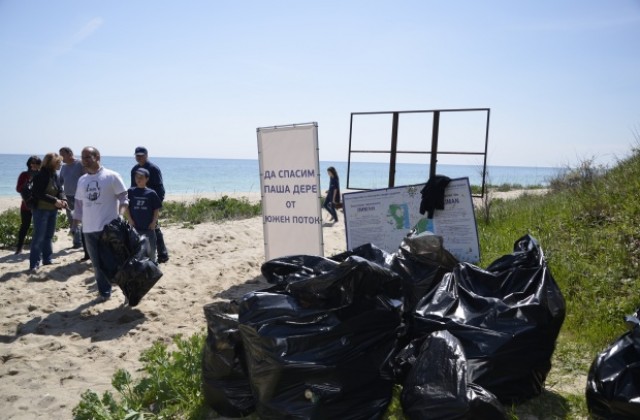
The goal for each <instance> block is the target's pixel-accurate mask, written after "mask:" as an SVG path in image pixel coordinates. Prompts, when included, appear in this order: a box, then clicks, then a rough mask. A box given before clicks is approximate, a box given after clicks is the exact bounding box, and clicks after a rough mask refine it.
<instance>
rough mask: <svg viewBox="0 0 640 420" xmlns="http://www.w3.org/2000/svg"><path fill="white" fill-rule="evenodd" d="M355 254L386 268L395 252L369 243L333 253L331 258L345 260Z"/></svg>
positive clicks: (339, 260)
mask: <svg viewBox="0 0 640 420" xmlns="http://www.w3.org/2000/svg"><path fill="white" fill-rule="evenodd" d="M353 256H357V257H360V258H364V259H365V260H367V261H370V262H373V263H376V264H378V265H380V266H382V267H385V268H389V264H390V263H391V260H392V258H393V254H389V253H388V252H387V251H385V250H383V249H380V248H378V247H377V246H375V245H374V244H371V243H369V244H363V245H360V246H358V247H356V248H353V249H350V250H348V251H345V252H342V253H340V254H336V255H332V256H331V257H330V259H332V260H333V261H338V262H343V261H345V260H346V259H347V258H349V257H353Z"/></svg>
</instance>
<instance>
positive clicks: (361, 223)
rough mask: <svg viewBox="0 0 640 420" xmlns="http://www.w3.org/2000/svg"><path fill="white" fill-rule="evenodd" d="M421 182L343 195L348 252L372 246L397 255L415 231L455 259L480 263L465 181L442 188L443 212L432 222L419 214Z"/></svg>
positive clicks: (472, 214)
mask: <svg viewBox="0 0 640 420" xmlns="http://www.w3.org/2000/svg"><path fill="white" fill-rule="evenodd" d="M424 186H425V184H419V185H409V186H403V187H394V188H385V189H377V190H368V191H361V192H352V193H345V194H343V196H342V197H343V202H344V218H345V232H346V235H347V249H353V248H356V247H358V246H360V245H364V244H367V243H372V244H374V245H376V246H377V247H379V248H381V249H384V250H385V251H387V252H390V253H393V252H396V251H397V250H398V248H399V246H400V244H401V242H402V240H403V238H404V237H405V236H406V235H407V234H408V233H409V231H411V229H414V228H415V229H416V232H417V233H422V232H425V231H430V232H433V233H434V234H436V235H439V236H442V238H443V245H444V248H445V249H446V250H448V251H449V252H450V253H451V254H453V255H454V256H455V257H456V258H458V260H460V261H466V262H471V263H477V262H479V261H480V245H479V241H478V228H477V225H476V219H475V214H474V212H473V198H472V196H471V188H470V186H469V178H458V179H452V180H451V181H450V182H449V184H448V185H447V188H446V189H445V196H444V202H445V207H444V210H437V209H436V210H435V211H434V214H433V219H428V218H427V215H426V214H424V215H422V214H420V202H421V201H422V194H420V191H422V189H423V188H424Z"/></svg>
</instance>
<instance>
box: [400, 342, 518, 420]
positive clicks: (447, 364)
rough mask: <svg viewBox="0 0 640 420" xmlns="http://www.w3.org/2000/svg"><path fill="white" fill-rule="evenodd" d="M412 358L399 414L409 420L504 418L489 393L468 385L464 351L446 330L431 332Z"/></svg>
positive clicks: (497, 403) (482, 419)
mask: <svg viewBox="0 0 640 420" xmlns="http://www.w3.org/2000/svg"><path fill="white" fill-rule="evenodd" d="M413 345H414V347H413V350H415V348H417V347H415V343H413ZM412 359H413V360H412V361H411V362H410V364H411V365H412V366H411V369H410V371H409V372H408V374H407V377H406V380H405V381H404V382H403V384H402V394H401V397H400V401H401V403H402V412H403V413H404V415H405V416H406V417H408V418H409V419H416V420H425V419H443V420H444V419H447V420H449V419H460V420H463V419H464V420H467V419H468V420H485V419H486V420H500V419H506V418H507V415H506V412H505V410H504V407H503V406H502V404H500V402H499V401H498V399H497V398H496V397H495V396H494V395H493V394H491V393H490V392H488V391H486V390H485V389H483V388H482V387H480V386H478V385H475V384H470V383H468V378H467V360H466V358H465V355H464V351H463V350H462V346H461V345H460V342H459V341H458V339H457V338H455V337H454V336H453V335H451V333H449V332H448V331H436V332H434V333H431V334H430V335H429V336H428V337H427V338H426V340H424V343H423V344H422V345H421V346H420V348H419V352H418V353H417V354H414V355H413V357H412Z"/></svg>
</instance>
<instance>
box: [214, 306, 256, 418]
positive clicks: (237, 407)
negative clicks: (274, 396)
mask: <svg viewBox="0 0 640 420" xmlns="http://www.w3.org/2000/svg"><path fill="white" fill-rule="evenodd" d="M204 314H205V317H206V319H207V341H206V343H205V346H204V349H203V352H202V390H203V394H204V400H205V401H206V403H207V404H208V405H209V406H210V407H211V408H213V409H214V410H215V411H216V412H217V413H218V414H221V415H223V416H227V417H242V416H246V415H249V414H251V413H252V412H253V411H255V398H254V397H253V393H252V391H251V385H250V384H249V377H248V376H247V370H246V366H245V361H244V347H243V344H242V338H241V337H240V331H238V306H237V304H236V303H235V302H231V303H228V302H214V303H210V304H208V305H205V306H204Z"/></svg>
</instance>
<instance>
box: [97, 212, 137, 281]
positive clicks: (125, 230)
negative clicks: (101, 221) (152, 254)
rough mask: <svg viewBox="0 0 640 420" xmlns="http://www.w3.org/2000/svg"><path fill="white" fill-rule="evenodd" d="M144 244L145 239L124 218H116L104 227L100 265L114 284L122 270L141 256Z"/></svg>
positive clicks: (100, 241)
mask: <svg viewBox="0 0 640 420" xmlns="http://www.w3.org/2000/svg"><path fill="white" fill-rule="evenodd" d="M143 242H144V239H143V238H142V237H141V236H140V235H139V234H138V232H137V231H136V230H135V229H134V228H133V227H132V226H131V225H130V224H129V223H127V221H126V220H125V219H124V218H122V217H118V218H115V219H113V220H112V221H111V222H109V224H108V225H105V226H104V228H103V229H102V232H101V234H100V240H99V242H98V244H99V249H100V265H101V266H102V268H103V271H104V272H105V274H106V275H107V278H108V279H109V280H110V281H111V282H112V283H114V282H115V281H114V279H115V276H116V273H117V272H118V271H119V270H120V268H121V267H123V266H124V265H125V264H126V263H127V262H128V261H129V259H130V258H132V257H135V256H138V255H139V253H140V252H141V249H142V244H143Z"/></svg>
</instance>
